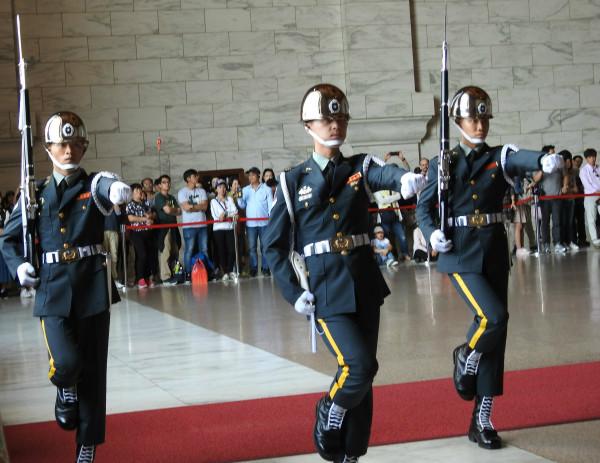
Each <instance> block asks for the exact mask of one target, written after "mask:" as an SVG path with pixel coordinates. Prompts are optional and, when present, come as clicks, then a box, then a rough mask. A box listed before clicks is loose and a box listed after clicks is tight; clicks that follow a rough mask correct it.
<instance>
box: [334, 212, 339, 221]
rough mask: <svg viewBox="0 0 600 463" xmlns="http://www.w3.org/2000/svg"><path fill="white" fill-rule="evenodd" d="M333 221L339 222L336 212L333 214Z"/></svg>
mask: <svg viewBox="0 0 600 463" xmlns="http://www.w3.org/2000/svg"><path fill="white" fill-rule="evenodd" d="M333 220H340V215H339V214H338V213H337V212H336V213H335V214H333Z"/></svg>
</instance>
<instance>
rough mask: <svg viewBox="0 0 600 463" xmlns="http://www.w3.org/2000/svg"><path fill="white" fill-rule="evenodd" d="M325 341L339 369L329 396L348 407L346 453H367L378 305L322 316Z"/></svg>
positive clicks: (345, 421)
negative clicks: (350, 312) (353, 311)
mask: <svg viewBox="0 0 600 463" xmlns="http://www.w3.org/2000/svg"><path fill="white" fill-rule="evenodd" d="M318 322H319V323H318V326H319V329H320V331H321V332H322V334H321V338H322V339H323V342H324V343H325V345H326V346H327V348H328V349H329V350H330V352H331V353H332V354H333V355H334V357H335V358H336V360H337V364H338V371H337V374H336V375H335V378H334V379H333V382H332V383H331V388H330V390H329V397H331V399H332V400H333V402H334V403H335V404H336V405H339V406H340V407H344V408H346V409H347V410H348V411H347V412H346V416H345V418H344V422H343V425H342V432H343V435H344V443H345V444H344V445H345V448H344V450H345V452H346V455H349V456H357V457H358V456H361V455H364V454H365V453H367V448H368V446H369V437H370V435H371V422H372V420H373V386H372V384H373V378H374V377H375V374H376V373H377V369H378V363H377V340H378V337H379V307H378V306H376V307H359V310H358V311H357V312H356V313H352V314H341V315H334V316H331V317H326V318H324V319H319V321H318Z"/></svg>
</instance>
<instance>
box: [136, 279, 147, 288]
mask: <svg viewBox="0 0 600 463" xmlns="http://www.w3.org/2000/svg"><path fill="white" fill-rule="evenodd" d="M137 285H138V288H139V289H144V288H147V287H148V283H146V280H144V279H143V278H140V279H139V280H138V284H137Z"/></svg>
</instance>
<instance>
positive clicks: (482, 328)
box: [452, 273, 488, 349]
mask: <svg viewBox="0 0 600 463" xmlns="http://www.w3.org/2000/svg"><path fill="white" fill-rule="evenodd" d="M452 276H453V277H454V278H455V279H456V281H457V283H458V286H460V289H462V290H463V292H464V293H465V295H466V296H467V299H468V300H469V302H470V303H471V305H472V306H473V307H474V308H475V312H477V315H479V318H480V319H481V321H480V322H479V328H477V330H476V331H475V334H473V337H472V338H471V340H470V341H469V347H470V348H471V349H475V345H476V344H477V341H479V338H480V337H481V335H482V334H483V332H484V331H485V328H486V326H487V321H488V320H487V318H486V316H485V314H484V313H483V310H481V307H479V304H478V303H477V301H476V300H475V297H474V296H473V294H471V291H469V288H468V287H467V284H466V283H465V281H464V280H463V279H462V278H461V276H460V275H459V274H458V273H453V274H452Z"/></svg>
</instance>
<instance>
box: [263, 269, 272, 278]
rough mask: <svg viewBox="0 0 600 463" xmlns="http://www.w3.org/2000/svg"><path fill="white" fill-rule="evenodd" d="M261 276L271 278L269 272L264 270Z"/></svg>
mask: <svg viewBox="0 0 600 463" xmlns="http://www.w3.org/2000/svg"><path fill="white" fill-rule="evenodd" d="M262 274H263V276H264V277H270V276H271V270H269V269H266V270H263V271H262Z"/></svg>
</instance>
